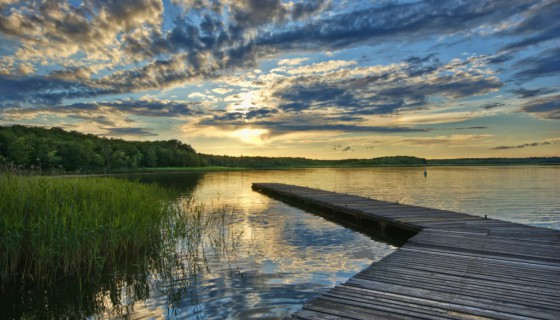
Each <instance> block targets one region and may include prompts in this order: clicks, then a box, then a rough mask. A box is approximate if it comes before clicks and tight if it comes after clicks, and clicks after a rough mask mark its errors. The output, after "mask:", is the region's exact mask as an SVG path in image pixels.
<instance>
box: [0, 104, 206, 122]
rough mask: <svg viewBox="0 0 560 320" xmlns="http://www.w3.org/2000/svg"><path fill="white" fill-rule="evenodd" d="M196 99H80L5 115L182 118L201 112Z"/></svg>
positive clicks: (15, 111)
mask: <svg viewBox="0 0 560 320" xmlns="http://www.w3.org/2000/svg"><path fill="white" fill-rule="evenodd" d="M198 106H199V104H198V103H196V102H178V101H166V100H147V99H144V100H132V99H123V100H115V101H108V102H81V103H74V104H71V105H62V106H53V107H36V108H11V109H6V110H4V112H3V114H4V116H6V117H8V118H22V117H23V118H29V117H35V116H37V115H40V114H55V115H67V116H71V117H74V118H80V119H89V120H94V121H95V122H98V123H100V124H108V123H109V122H108V121H110V120H108V119H109V118H108V117H109V116H111V117H115V116H124V115H135V116H144V117H181V116H192V115H196V114H200V112H201V111H199V110H198Z"/></svg>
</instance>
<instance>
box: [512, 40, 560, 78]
mask: <svg viewBox="0 0 560 320" xmlns="http://www.w3.org/2000/svg"><path fill="white" fill-rule="evenodd" d="M515 66H516V67H517V68H519V69H521V71H519V72H517V73H516V74H515V75H514V77H515V78H517V79H520V80H524V81H528V80H533V79H536V78H541V77H550V76H556V75H558V73H559V72H560V47H558V48H553V49H547V50H544V51H542V52H539V53H538V54H536V55H533V56H531V57H528V58H525V59H522V60H520V61H518V62H517V63H516V64H515Z"/></svg>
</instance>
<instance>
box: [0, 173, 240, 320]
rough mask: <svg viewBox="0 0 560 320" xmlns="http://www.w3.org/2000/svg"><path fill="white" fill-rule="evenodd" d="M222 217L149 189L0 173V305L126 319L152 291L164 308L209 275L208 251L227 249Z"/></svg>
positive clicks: (13, 310)
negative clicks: (162, 298) (161, 298)
mask: <svg viewBox="0 0 560 320" xmlns="http://www.w3.org/2000/svg"><path fill="white" fill-rule="evenodd" d="M228 217H229V215H228V213H227V208H225V207H221V208H218V209H215V208H211V210H206V209H205V207H204V206H203V205H201V204H199V203H197V202H196V201H195V200H194V199H192V198H191V197H181V198H179V199H178V200H177V199H175V197H174V196H173V193H172V192H170V191H169V190H165V189H163V188H161V187H158V186H156V185H147V184H141V183H138V182H131V181H126V180H119V179H114V178H85V177H80V178H64V177H39V176H17V175H11V174H0V277H1V278H0V296H1V297H2V299H0V300H2V301H3V302H2V303H0V307H1V308H2V310H3V312H5V314H7V315H11V317H13V318H20V317H22V316H25V317H33V316H34V315H41V316H42V317H46V318H60V317H64V318H74V317H87V316H92V315H97V316H101V317H104V316H107V317H113V316H115V315H119V316H125V317H126V315H127V314H129V312H130V311H131V310H132V309H133V306H134V303H135V301H141V300H146V299H147V298H148V297H149V296H150V294H151V293H152V292H151V291H153V290H157V291H159V292H158V294H160V295H164V296H166V297H167V306H168V310H169V312H173V310H175V309H176V308H177V307H179V306H180V305H181V302H182V301H184V298H185V297H186V296H188V295H189V291H192V288H193V286H195V285H196V279H197V276H198V275H199V274H200V273H204V272H209V269H208V265H207V263H206V255H207V250H208V247H209V248H210V250H212V254H213V256H214V257H216V256H218V257H220V256H224V257H225V258H226V259H227V258H229V255H230V254H231V253H234V252H235V248H234V247H235V243H236V239H238V237H239V236H240V234H233V233H232V232H230V231H229V230H228V229H227V225H228V224H229V221H228ZM237 242H238V240H237ZM61 283H63V284H64V285H63V286H62V287H63V288H64V290H59V289H60V288H61V286H60V284H61ZM154 283H155V285H154ZM53 288H59V289H53ZM60 295H68V296H69V297H70V298H69V299H68V300H71V301H72V303H71V304H69V305H59V304H58V303H57V301H59V300H61V299H60V298H61V296H60ZM9 301H19V302H25V303H24V304H23V305H21V304H19V305H18V306H15V305H13V304H10V303H9ZM194 302H195V301H193V303H194Z"/></svg>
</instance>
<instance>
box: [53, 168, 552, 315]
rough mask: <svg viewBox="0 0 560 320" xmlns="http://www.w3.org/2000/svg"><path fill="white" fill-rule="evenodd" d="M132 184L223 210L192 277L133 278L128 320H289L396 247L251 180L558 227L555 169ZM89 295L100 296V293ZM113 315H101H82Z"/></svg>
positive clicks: (253, 176) (363, 172) (305, 173)
mask: <svg viewBox="0 0 560 320" xmlns="http://www.w3.org/2000/svg"><path fill="white" fill-rule="evenodd" d="M140 180H141V181H145V182H154V181H157V182H158V183H161V184H164V185H168V186H173V187H174V188H175V189H176V190H177V191H178V192H179V197H186V196H189V195H194V197H196V199H198V201H199V202H201V203H204V204H205V208H206V210H207V211H212V210H215V209H216V210H225V211H226V212H227V221H226V224H227V230H222V231H221V232H223V235H224V236H223V237H222V238H221V239H222V240H223V241H224V243H223V245H222V246H219V250H218V251H216V250H212V248H214V246H212V245H210V244H208V245H206V246H205V247H204V248H205V249H204V253H205V254H204V259H203V260H204V261H201V264H203V267H201V268H200V269H201V270H200V272H198V273H197V275H196V276H191V277H190V278H189V279H185V275H184V274H182V276H175V278H172V279H171V280H170V279H169V278H166V279H165V280H164V279H163V278H162V277H161V276H159V275H158V274H156V273H152V274H148V275H147V276H146V277H145V279H143V281H141V283H142V284H143V286H144V288H145V289H143V292H144V294H143V295H131V294H129V292H128V291H127V290H129V291H130V288H126V287H125V288H123V289H122V293H121V295H122V299H121V301H123V305H125V307H126V306H127V308H125V312H124V313H126V314H128V316H129V317H130V318H132V319H137V318H142V319H159V318H171V319H283V318H289V317H290V314H291V313H292V312H294V311H296V310H297V309H298V308H300V307H301V305H302V304H303V302H304V301H306V300H308V299H310V298H312V297H314V296H315V295H317V294H318V293H321V292H324V291H326V290H328V289H329V288H331V287H332V286H334V285H336V284H338V283H340V282H343V281H345V280H347V279H348V278H349V277H351V276H352V275H354V274H355V273H357V272H359V271H360V270H362V269H364V268H365V267H366V266H368V265H369V264H371V263H372V262H374V261H378V260H380V259H382V258H383V257H384V256H386V255H388V254H390V253H391V252H393V251H394V250H395V249H396V248H395V247H394V246H392V245H389V244H386V243H382V242H379V241H376V240H373V239H371V238H370V237H368V236H366V235H364V234H361V233H358V232H355V231H352V230H349V229H347V228H344V227H341V226H339V225H337V224H335V223H333V222H330V221H326V220H325V219H323V218H321V217H319V216H315V215H313V214H311V213H308V212H305V211H303V210H300V209H297V208H294V207H291V206H289V205H286V204H284V203H282V202H279V201H277V200H274V199H271V198H269V197H267V196H264V195H262V194H259V193H257V192H254V191H252V190H251V183H253V182H280V183H289V184H297V185H302V186H309V187H313V188H320V189H325V190H331V191H336V192H348V193H349V194H357V195H362V196H368V197H371V198H376V199H379V200H386V201H393V202H396V201H399V203H406V204H414V205H420V206H426V207H432V208H439V209H447V210H453V211H460V212H467V213H470V214H473V215H479V216H484V215H488V217H491V218H497V219H503V220H508V221H514V222H519V223H524V224H529V225H534V226H541V227H547V228H553V229H560V197H558V194H559V191H560V167H554V166H547V167H544V166H543V167H535V166H531V167H529V166H528V167H436V168H428V175H427V177H424V168H359V169H301V170H267V171H236V172H207V173H173V174H150V175H142V176H140ZM178 252H180V251H178ZM170 288H171V290H170ZM52 291H53V292H63V291H64V288H53V289H52ZM100 292H103V290H100ZM98 299H100V300H101V301H103V299H107V298H106V297H105V298H104V296H103V293H100V294H98ZM72 301H74V300H71V299H70V300H69V301H68V303H69V304H72V303H73V302H72ZM170 301H172V302H170ZM62 303H64V302H62ZM57 308H61V309H63V308H64V306H63V305H62V306H57ZM68 308H76V306H74V305H69V306H68ZM113 316H115V314H114V313H111V312H109V311H107V312H103V313H101V314H97V315H92V316H91V318H92V319H94V318H110V317H113Z"/></svg>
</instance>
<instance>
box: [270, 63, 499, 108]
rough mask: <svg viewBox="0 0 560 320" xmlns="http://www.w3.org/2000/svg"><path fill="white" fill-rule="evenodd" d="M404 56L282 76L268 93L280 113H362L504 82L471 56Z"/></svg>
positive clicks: (419, 105)
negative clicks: (380, 64)
mask: <svg viewBox="0 0 560 320" xmlns="http://www.w3.org/2000/svg"><path fill="white" fill-rule="evenodd" d="M408 61H409V63H404V64H401V65H398V66H393V67H391V68H378V70H375V69H373V68H372V69H368V68H355V69H351V68H349V67H347V68H345V69H344V70H341V71H340V72H339V73H337V72H333V73H329V76H328V77H325V75H324V74H319V75H314V74H308V75H305V76H299V77H294V78H287V79H285V80H287V81H284V86H283V87H278V88H277V89H276V91H275V92H274V94H273V95H274V96H275V97H277V98H280V99H281V101H282V102H281V103H280V104H279V106H278V107H279V109H281V110H283V111H284V112H303V111H305V110H317V109H321V108H327V107H331V108H335V109H338V110H340V111H339V112H341V113H347V115H352V116H357V115H362V116H367V115H386V114H395V113H398V112H401V111H404V110H418V109H422V108H427V107H429V106H430V103H429V102H428V101H429V98H430V97H445V98H448V99H461V98H465V97H471V96H475V95H482V94H485V93H489V92H492V91H496V90H498V89H499V88H501V87H502V85H503V83H502V82H500V81H499V79H498V78H496V77H495V76H493V75H492V74H488V70H487V69H485V67H483V66H480V65H479V60H477V59H476V58H469V59H466V60H463V61H461V60H453V61H451V62H449V63H447V64H442V63H440V62H439V61H437V60H435V61H434V60H433V59H431V58H430V59H419V58H414V59H409V60H408ZM366 69H367V70H366ZM465 69H466V70H465ZM288 72H289V71H288ZM362 72H363V73H362Z"/></svg>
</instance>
